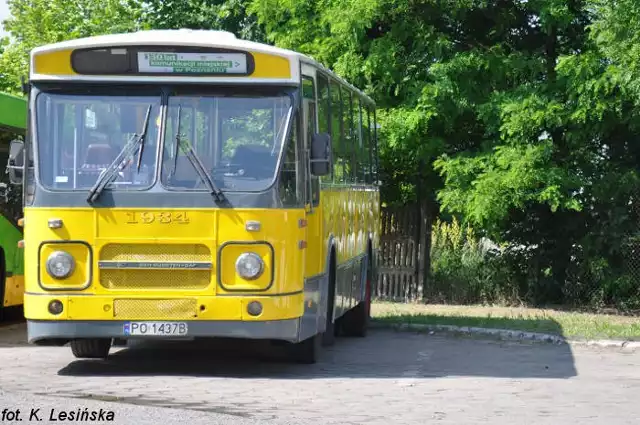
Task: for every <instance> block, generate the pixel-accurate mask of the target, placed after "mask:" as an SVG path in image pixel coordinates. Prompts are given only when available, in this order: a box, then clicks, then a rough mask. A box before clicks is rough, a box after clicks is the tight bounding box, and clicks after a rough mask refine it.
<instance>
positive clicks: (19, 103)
mask: <svg viewBox="0 0 640 425" xmlns="http://www.w3.org/2000/svg"><path fill="white" fill-rule="evenodd" d="M26 126H27V101H26V100H25V99H24V98H21V97H18V96H13V95H10V94H7V93H2V92H0V127H6V128H11V129H20V130H24V129H25V128H26Z"/></svg>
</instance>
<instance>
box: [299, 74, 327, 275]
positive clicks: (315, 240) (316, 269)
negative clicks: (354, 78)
mask: <svg viewBox="0 0 640 425" xmlns="http://www.w3.org/2000/svg"><path fill="white" fill-rule="evenodd" d="M302 86H303V99H302V128H303V129H304V131H302V132H301V135H302V136H303V146H304V155H305V163H306V166H305V170H304V173H305V182H306V190H305V193H306V195H305V205H306V219H307V246H306V248H305V250H306V254H305V277H307V278H310V277H314V276H318V275H320V274H321V273H324V271H325V270H324V259H325V257H326V256H325V253H324V251H325V250H324V244H325V241H324V240H323V237H322V214H321V210H320V209H319V205H320V180H319V178H318V177H313V176H311V167H310V162H309V159H310V151H311V140H312V138H313V135H314V134H315V133H316V131H317V121H316V94H315V92H316V91H315V82H314V79H313V78H312V77H310V76H307V75H305V76H304V77H303V81H302Z"/></svg>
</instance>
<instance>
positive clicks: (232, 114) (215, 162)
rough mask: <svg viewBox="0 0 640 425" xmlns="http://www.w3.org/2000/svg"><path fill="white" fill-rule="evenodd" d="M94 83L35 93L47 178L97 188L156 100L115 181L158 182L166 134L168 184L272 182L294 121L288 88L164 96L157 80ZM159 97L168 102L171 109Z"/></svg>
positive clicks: (256, 187) (56, 186)
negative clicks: (124, 85) (140, 84)
mask: <svg viewBox="0 0 640 425" xmlns="http://www.w3.org/2000/svg"><path fill="white" fill-rule="evenodd" d="M96 90H98V89H91V90H89V89H78V91H77V92H71V91H68V90H65V91H46V92H45V91H43V92H40V93H39V94H38V96H37V98H36V113H35V115H36V123H37V127H36V130H37V132H36V135H35V136H36V139H37V146H38V148H37V152H38V168H39V173H38V175H39V180H40V183H41V184H42V185H43V186H44V187H46V188H49V189H53V190H65V191H66V190H87V191H88V190H89V189H91V188H92V187H93V186H94V185H95V184H96V182H97V181H99V179H100V176H101V174H102V173H104V172H105V170H106V169H107V168H108V167H109V165H110V164H111V163H112V162H113V161H114V160H115V159H116V157H117V156H118V154H119V153H121V152H122V150H123V148H124V147H125V146H126V145H127V142H128V141H130V140H132V139H135V136H136V135H140V133H141V132H142V131H143V127H144V122H145V118H146V115H147V111H148V109H149V106H151V113H150V119H149V124H148V126H147V129H146V134H145V137H144V143H143V144H142V146H143V149H142V154H141V156H140V150H139V149H136V150H135V151H134V152H133V154H132V155H130V157H128V158H124V159H123V161H122V162H121V167H120V170H119V171H118V172H117V173H116V174H115V175H114V176H113V178H112V179H109V180H108V181H109V183H108V185H107V187H108V188H109V189H110V190H116V191H120V190H144V189H148V188H149V187H150V186H151V185H153V184H154V176H155V175H156V162H157V161H156V160H157V158H158V149H159V146H160V145H161V143H160V142H161V141H162V139H164V148H163V149H162V155H161V161H160V164H161V169H160V183H161V184H162V186H163V187H164V188H165V190H169V191H192V190H197V191H207V190H209V189H210V188H211V187H212V186H213V187H215V188H216V189H220V190H223V191H249V192H254V191H262V190H265V189H267V188H269V187H270V186H271V184H272V183H273V182H274V180H275V178H276V172H277V168H278V164H279V160H280V157H281V153H282V147H283V143H284V140H285V137H286V135H287V131H288V128H289V127H290V126H291V125H292V116H293V114H292V111H293V105H294V103H293V101H292V94H291V93H290V92H287V91H284V90H283V89H277V88H274V89H264V88H262V89H259V88H255V87H247V88H241V89H230V88H226V89H219V90H216V92H215V93H206V94H203V93H202V92H195V91H194V92H193V93H191V92H188V93H186V92H185V93H173V94H169V95H168V96H165V97H164V99H165V100H164V101H163V96H162V93H161V90H160V88H158V89H157V91H156V89H145V91H132V89H127V91H126V92H124V91H121V90H122V89H120V90H118V89H117V88H112V89H111V90H110V91H102V90H106V89H101V91H96ZM150 90H153V91H150ZM166 102H168V104H167V103H166ZM161 105H167V106H168V107H167V112H166V117H163V114H162V109H161ZM163 119H164V120H166V123H165V124H164V127H163V126H162V123H163ZM178 122H179V127H180V131H179V132H178V131H177V126H178ZM161 128H164V133H163V134H159V133H160V129H161ZM160 136H163V137H160ZM199 164H201V165H202V169H203V170H202V169H200V167H198V165H199ZM203 171H204V173H203Z"/></svg>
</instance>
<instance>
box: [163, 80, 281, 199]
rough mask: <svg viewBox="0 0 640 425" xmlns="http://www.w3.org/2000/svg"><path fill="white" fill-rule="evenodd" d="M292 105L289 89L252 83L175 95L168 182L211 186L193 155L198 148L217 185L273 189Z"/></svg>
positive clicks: (168, 133)
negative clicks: (253, 86) (256, 86)
mask: <svg viewBox="0 0 640 425" xmlns="http://www.w3.org/2000/svg"><path fill="white" fill-rule="evenodd" d="M292 105H293V103H292V100H291V97H290V95H289V94H287V93H284V92H272V93H260V92H257V91H256V90H250V89H244V90H243V91H240V92H238V91H233V92H232V91H230V90H229V91H228V92H227V93H217V94H207V95H202V94H194V95H177V96H171V97H169V105H168V106H169V108H168V115H167V125H166V127H165V143H164V152H163V155H162V158H163V160H162V170H161V182H162V184H163V185H164V186H165V187H166V188H168V189H169V190H181V191H182V190H207V185H206V181H204V180H203V176H201V175H200V174H199V173H198V172H197V169H196V164H194V162H196V161H194V160H191V159H189V158H190V157H189V152H193V153H194V154H195V156H196V157H197V159H198V160H199V161H200V162H201V163H202V165H203V166H204V169H205V170H206V171H207V173H209V176H210V178H211V179H212V180H213V181H214V183H215V185H216V187H217V188H219V189H221V190H226V191H249V192H253V191H261V190H265V189H267V188H268V187H269V186H270V185H271V184H272V183H273V181H274V179H275V176H276V171H277V166H278V161H279V159H280V155H281V151H282V145H283V141H284V138H285V136H286V134H287V129H288V127H289V126H290V125H291V123H290V121H291V116H292ZM178 121H179V127H180V131H179V132H178V131H177V129H178ZM176 142H178V143H176ZM205 177H206V176H205Z"/></svg>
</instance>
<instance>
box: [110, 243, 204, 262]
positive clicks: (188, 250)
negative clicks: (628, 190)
mask: <svg viewBox="0 0 640 425" xmlns="http://www.w3.org/2000/svg"><path fill="white" fill-rule="evenodd" d="M100 260H102V261H167V262H169V261H211V252H210V251H209V248H207V246H206V245H201V244H162V245H158V244H109V245H105V246H104V247H103V248H102V250H101V251H100Z"/></svg>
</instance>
